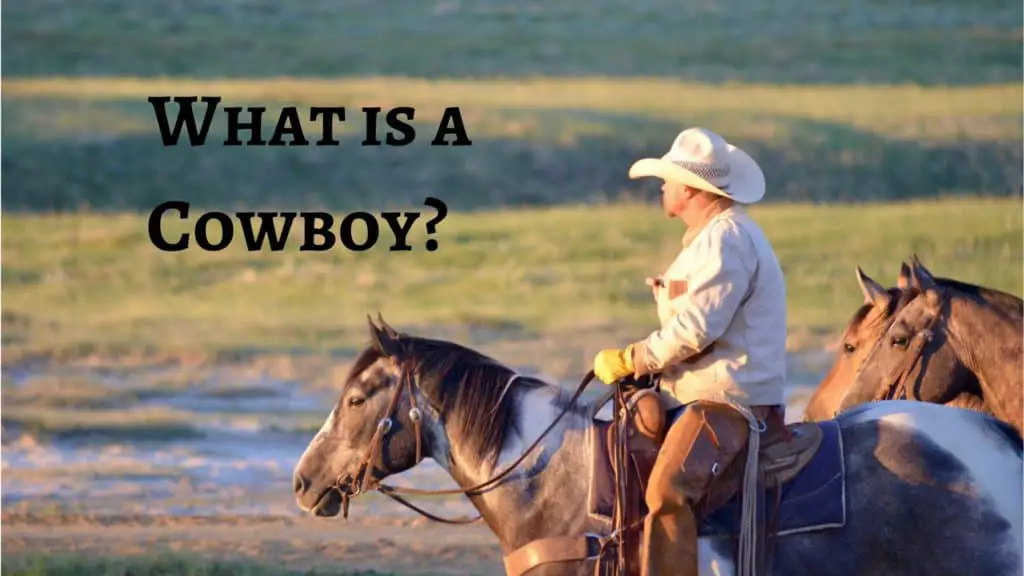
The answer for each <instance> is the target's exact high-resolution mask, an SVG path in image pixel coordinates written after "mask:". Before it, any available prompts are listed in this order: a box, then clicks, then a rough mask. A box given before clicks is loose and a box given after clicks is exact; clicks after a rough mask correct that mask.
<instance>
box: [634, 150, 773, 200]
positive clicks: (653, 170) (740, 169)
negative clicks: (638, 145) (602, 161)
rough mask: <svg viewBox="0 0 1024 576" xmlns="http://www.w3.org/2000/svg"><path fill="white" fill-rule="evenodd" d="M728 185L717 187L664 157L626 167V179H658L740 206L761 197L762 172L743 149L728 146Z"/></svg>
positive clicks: (641, 161)
mask: <svg viewBox="0 0 1024 576" xmlns="http://www.w3.org/2000/svg"><path fill="white" fill-rule="evenodd" d="M729 163H730V169H729V186H727V187H726V189H724V190H723V189H722V188H719V187H718V186H715V185H714V184H712V183H711V182H708V181H707V180H705V179H704V178H701V177H700V176H698V175H697V174H695V173H693V172H692V171H690V170H687V169H686V168H683V167H682V166H680V165H678V164H675V163H673V162H670V161H668V160H666V159H664V158H643V159H641V160H637V161H636V162H634V163H633V165H632V166H630V167H629V177H630V179H633V180H636V179H638V178H648V177H654V178H661V179H662V180H666V181H669V182H676V183H678V184H685V185H686V186H692V187H694V188H699V189H701V190H706V191H708V192H711V193H712V194H718V195H719V196H725V197H726V198H731V199H732V200H734V201H735V202H738V203H740V204H753V203H755V202H758V201H760V200H761V199H762V198H764V190H765V180H764V172H762V171H761V167H760V166H758V165H757V162H755V161H754V159H753V158H751V157H750V155H749V154H747V153H746V152H744V151H743V150H741V149H739V148H737V147H735V146H732V145H730V146H729Z"/></svg>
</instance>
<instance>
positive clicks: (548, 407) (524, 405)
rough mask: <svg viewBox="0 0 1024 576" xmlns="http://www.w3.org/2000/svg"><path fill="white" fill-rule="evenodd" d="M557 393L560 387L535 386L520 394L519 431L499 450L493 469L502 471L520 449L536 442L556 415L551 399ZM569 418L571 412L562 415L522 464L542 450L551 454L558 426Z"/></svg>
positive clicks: (556, 441)
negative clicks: (495, 466) (496, 467)
mask: <svg viewBox="0 0 1024 576" xmlns="http://www.w3.org/2000/svg"><path fill="white" fill-rule="evenodd" d="M558 393H559V389H557V388H535V389H533V390H528V391H526V392H524V393H523V394H522V395H520V396H519V421H518V428H519V431H520V433H519V434H517V435H515V436H511V437H509V439H508V441H507V442H506V444H505V447H504V449H503V450H502V451H501V455H500V456H499V457H498V469H497V470H494V472H497V471H499V470H503V469H504V468H505V467H506V466H508V465H509V464H511V463H512V462H513V461H514V460H516V459H517V458H519V457H520V456H522V454H523V452H525V451H526V449H527V448H529V447H530V444H533V443H534V442H536V441H537V438H539V437H540V435H541V434H542V433H543V432H544V430H545V429H546V428H547V427H548V426H550V425H551V423H552V422H554V421H555V419H556V418H558V415H559V414H561V410H560V409H559V408H558V407H557V406H556V405H555V402H554V401H555V398H556V397H557V395H558ZM570 417H571V415H569V414H566V415H565V416H563V417H562V420H561V421H560V422H559V423H558V426H556V427H555V429H554V430H552V431H551V432H549V433H548V435H547V436H546V437H545V438H544V441H543V442H541V444H540V446H538V447H537V448H535V449H534V451H533V452H532V453H531V454H530V456H529V457H528V458H527V459H526V461H524V464H528V463H529V462H532V461H536V459H537V458H538V457H539V456H540V454H541V451H542V450H543V451H544V452H546V453H547V454H549V455H550V454H551V453H553V452H554V450H556V449H557V448H558V445H559V443H560V438H561V434H559V432H560V428H561V427H562V424H563V423H565V422H566V421H568V419H569V418H570ZM481 472H483V471H481Z"/></svg>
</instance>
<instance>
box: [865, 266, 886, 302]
mask: <svg viewBox="0 0 1024 576" xmlns="http://www.w3.org/2000/svg"><path fill="white" fill-rule="evenodd" d="M857 284H858V285H859V286H860V291H861V292H863V293H864V303H865V304H873V305H875V306H888V305H889V300H890V299H891V298H892V296H890V295H889V293H888V292H886V290H885V288H883V287H882V285H881V284H879V283H878V282H875V281H874V280H873V279H872V278H871V277H870V276H868V275H867V274H865V273H864V270H862V269H861V267H860V266H857Z"/></svg>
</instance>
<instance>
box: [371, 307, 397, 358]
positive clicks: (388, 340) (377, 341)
mask: <svg viewBox="0 0 1024 576" xmlns="http://www.w3.org/2000/svg"><path fill="white" fill-rule="evenodd" d="M366 321H367V323H368V324H369V327H370V343H371V345H372V346H373V347H374V348H376V349H377V350H378V351H379V352H380V353H381V354H383V355H385V356H391V354H392V353H393V352H394V348H395V345H394V344H395V339H394V338H392V337H391V335H390V334H388V331H387V329H385V328H381V327H378V326H377V325H376V324H374V323H373V318H372V317H370V315H369V314H367V315H366Z"/></svg>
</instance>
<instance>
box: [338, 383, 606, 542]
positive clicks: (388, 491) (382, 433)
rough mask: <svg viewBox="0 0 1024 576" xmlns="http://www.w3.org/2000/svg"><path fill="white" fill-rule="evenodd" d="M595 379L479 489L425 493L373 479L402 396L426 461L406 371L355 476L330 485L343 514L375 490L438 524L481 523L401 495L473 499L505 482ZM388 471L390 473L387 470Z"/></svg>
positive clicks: (419, 416)
mask: <svg viewBox="0 0 1024 576" xmlns="http://www.w3.org/2000/svg"><path fill="white" fill-rule="evenodd" d="M517 377H518V376H517V375H513V376H512V378H511V379H510V380H509V385H511V383H512V380H514V379H515V378H517ZM593 379H594V371H593V370H591V371H589V372H587V374H586V375H585V376H584V377H583V380H582V381H581V382H580V384H579V386H578V387H577V388H576V391H575V392H574V393H573V395H572V398H571V399H570V400H569V402H568V403H567V404H566V406H565V408H563V409H562V411H561V413H559V415H558V417H556V418H555V419H554V421H552V422H551V424H550V425H548V427H547V428H546V429H544V431H543V432H541V434H540V436H538V437H537V439H536V440H534V441H533V443H532V444H530V445H529V446H528V447H527V448H526V450H524V451H523V453H522V454H521V455H520V456H519V457H518V458H516V460H515V461H513V462H512V463H511V464H509V465H508V466H506V467H505V468H504V469H503V470H502V471H501V472H499V473H497V474H495V475H494V476H492V477H491V478H490V479H488V480H486V481H484V482H481V483H479V484H477V485H475V486H471V487H469V488H454V489H448V490H422V489H417V488H405V487H400V486H390V485H387V484H384V483H382V482H380V481H379V480H377V479H375V478H374V477H373V469H374V467H375V463H376V461H377V459H378V457H379V456H380V454H381V450H382V449H383V448H384V443H385V441H386V440H387V435H388V433H389V432H391V429H392V427H393V425H394V420H393V416H394V413H395V411H396V410H397V409H398V403H399V401H400V400H401V397H402V393H403V392H405V391H408V396H409V402H410V404H411V408H410V409H409V420H411V421H412V425H413V433H414V434H415V436H416V464H419V463H420V462H421V461H422V459H423V453H422V436H423V434H422V425H421V422H422V419H423V415H422V412H421V411H420V409H419V407H418V406H417V403H416V389H415V387H414V385H413V378H412V377H411V376H410V375H409V371H408V370H405V369H403V370H402V371H401V373H400V377H399V382H398V385H397V386H396V387H395V391H394V393H392V395H391V399H390V400H389V401H388V405H387V409H386V410H385V412H384V416H383V417H382V418H381V419H380V421H378V422H377V429H376V430H375V431H374V433H373V437H372V438H371V439H370V445H369V447H368V448H367V450H366V453H365V454H364V455H363V458H362V460H361V461H360V464H359V467H358V468H357V470H356V474H355V476H353V475H351V474H342V475H340V476H338V478H337V479H336V480H335V481H334V483H333V484H332V485H331V486H330V488H329V489H330V490H336V491H337V492H338V494H339V495H340V496H341V502H342V515H343V517H344V518H346V519H347V518H348V507H349V500H350V499H351V498H353V497H355V496H357V495H359V494H361V493H363V492H367V491H370V490H375V491H377V492H380V493H381V494H384V495H385V496H387V497H389V498H391V499H392V500H395V501H396V502H398V503H399V504H402V505H403V506H405V507H407V508H409V509H411V510H414V511H415V512H418V513H419V514H421V515H422V516H424V517H426V518H429V519H431V520H434V521H436V522H443V523H446V524H470V523H472V522H476V521H477V520H480V518H481V517H480V516H476V517H474V518H442V517H440V516H437V515H435V514H431V513H430V512H427V511H426V510H423V509H422V508H419V507H418V506H416V505H414V504H412V503H411V502H409V501H408V500H406V499H405V498H402V497H401V496H399V494H417V495H423V496H437V495H445V494H449V495H450V494H462V495H466V496H469V495H476V494H479V493H480V492H481V491H482V490H483V489H485V488H487V487H489V486H492V485H494V484H496V483H497V482H499V481H501V480H503V479H504V478H506V477H507V476H508V475H509V474H511V473H512V471H513V470H515V469H516V467H518V466H519V465H520V464H521V463H522V462H523V461H524V460H525V459H526V457H527V456H529V455H530V453H531V452H533V450H534V449H535V448H537V446H539V445H540V443H541V442H542V441H543V440H544V438H545V437H546V436H547V435H548V433H550V432H551V430H553V429H554V427H555V426H556V425H557V424H558V422H559V421H561V419H562V417H563V416H565V414H566V413H567V412H569V411H570V410H571V409H572V407H573V406H574V405H575V404H576V402H577V400H579V398H580V396H581V395H582V393H583V391H584V390H585V389H586V387H587V386H588V385H589V384H590V382H591V381H592V380H593ZM414 465H415V464H414ZM385 472H387V471H386V470H385ZM387 475H390V473H387V474H385V476H387Z"/></svg>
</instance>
